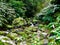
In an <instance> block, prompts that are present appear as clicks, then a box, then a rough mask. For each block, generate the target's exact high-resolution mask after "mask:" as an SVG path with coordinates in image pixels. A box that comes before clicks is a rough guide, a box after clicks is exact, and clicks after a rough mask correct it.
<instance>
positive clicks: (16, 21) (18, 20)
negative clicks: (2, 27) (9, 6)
mask: <svg viewBox="0 0 60 45" xmlns="http://www.w3.org/2000/svg"><path fill="white" fill-rule="evenodd" d="M25 23H26V21H25V20H24V19H23V18H21V17H19V18H16V19H14V20H13V22H12V24H13V25H14V26H23V25H25Z"/></svg>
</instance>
